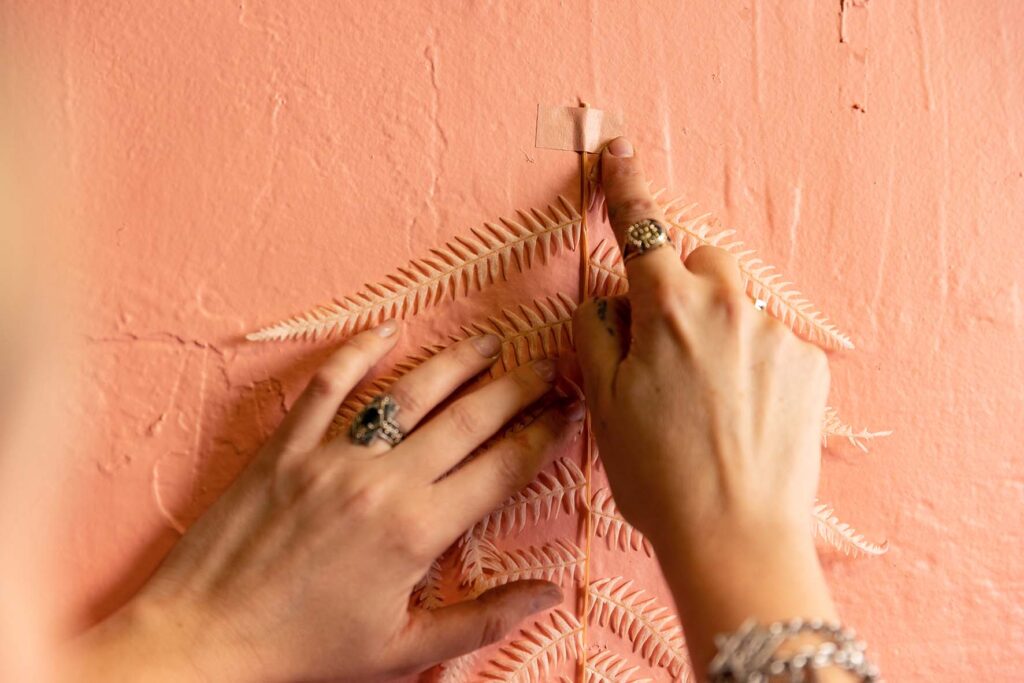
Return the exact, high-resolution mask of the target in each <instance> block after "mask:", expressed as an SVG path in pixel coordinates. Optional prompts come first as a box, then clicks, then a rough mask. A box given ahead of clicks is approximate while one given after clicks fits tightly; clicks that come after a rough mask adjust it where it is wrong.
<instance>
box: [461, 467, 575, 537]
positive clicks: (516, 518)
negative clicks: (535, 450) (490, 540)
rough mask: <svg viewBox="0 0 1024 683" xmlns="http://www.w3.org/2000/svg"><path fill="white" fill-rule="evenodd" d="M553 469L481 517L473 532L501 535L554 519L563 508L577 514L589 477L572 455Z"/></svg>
mask: <svg viewBox="0 0 1024 683" xmlns="http://www.w3.org/2000/svg"><path fill="white" fill-rule="evenodd" d="M553 470H554V471H553V472H548V471H544V472H541V473H540V474H539V475H538V476H537V478H536V479H534V480H533V481H532V482H530V484H528V485H527V486H526V488H524V489H523V490H522V491H519V492H518V493H515V494H513V495H512V496H511V497H509V498H508V499H507V500H506V501H505V502H504V503H502V504H501V505H500V506H498V508H497V509H495V510H494V511H492V512H491V513H490V514H488V515H487V516H486V517H484V518H483V519H482V520H480V521H479V522H478V523H477V524H476V526H475V527H474V528H473V531H474V532H476V533H477V534H478V535H481V536H482V535H485V534H486V535H489V536H499V535H503V534H509V533H512V532H513V531H516V532H518V531H522V530H523V528H524V527H525V526H526V523H527V522H528V521H529V522H540V521H546V520H548V519H551V518H552V517H554V516H555V515H557V514H558V513H559V511H560V510H564V511H565V512H566V513H567V514H570V515H572V514H575V513H576V507H577V505H578V504H579V502H580V498H581V496H582V495H583V494H584V491H585V489H586V477H585V476H584V474H583V472H582V471H581V470H580V468H579V465H577V464H576V463H574V462H573V461H572V460H570V459H568V458H561V459H559V460H556V461H555V463H554V466H553Z"/></svg>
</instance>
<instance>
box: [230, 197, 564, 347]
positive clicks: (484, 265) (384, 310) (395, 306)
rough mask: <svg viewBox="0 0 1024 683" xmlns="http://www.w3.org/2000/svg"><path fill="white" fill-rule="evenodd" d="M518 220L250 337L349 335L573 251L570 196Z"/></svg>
mask: <svg viewBox="0 0 1024 683" xmlns="http://www.w3.org/2000/svg"><path fill="white" fill-rule="evenodd" d="M518 217H519V220H518V221H514V220H507V219H504V218H503V219H500V220H499V222H498V223H485V224H484V226H483V227H482V228H474V229H473V230H471V231H470V232H471V234H470V235H468V236H464V237H462V236H460V237H456V238H455V239H453V240H451V241H450V242H448V243H447V244H445V245H444V246H443V247H441V248H439V249H431V250H430V254H429V255H428V256H426V257H423V258H419V259H414V260H412V261H410V262H409V263H408V264H407V265H406V266H404V267H402V268H398V269H397V270H396V272H394V273H391V274H390V275H388V276H387V277H385V278H384V279H383V280H381V281H380V282H377V283H372V284H366V285H365V286H364V287H363V289H362V290H360V291H359V292H356V293H355V294H351V295H349V296H345V297H343V298H341V299H338V300H336V301H334V302H333V303H331V304H327V305H323V306H319V307H317V308H315V309H313V310H312V311H309V312H308V313H305V314H302V315H298V316H295V317H292V318H288V319H286V320H282V321H281V322H278V323H276V324H274V325H270V326H268V327H264V328H263V329H261V330H259V331H257V332H253V333H251V334H248V335H246V339H248V340H250V341H283V340H287V339H318V338H321V337H324V336H327V335H331V334H341V335H349V334H353V333H355V332H358V331H360V330H364V329H367V328H369V327H372V326H374V325H377V324H379V323H381V322H383V321H384V320H386V319H388V318H406V317H411V316H414V315H416V314H417V313H419V312H420V311H422V310H424V309H427V308H430V307H433V306H435V305H437V304H438V303H439V302H441V301H442V300H444V299H452V300H454V299H455V298H457V297H458V296H460V295H467V294H469V293H470V292H472V291H479V290H481V289H483V288H484V287H486V286H488V285H491V284H493V283H494V282H497V281H503V280H506V279H508V276H509V274H510V273H511V272H513V271H524V270H526V269H528V268H530V267H532V266H533V264H534V262H535V261H540V262H541V263H542V264H544V263H547V259H548V257H549V256H553V255H555V254H557V253H558V252H559V251H561V250H563V249H565V250H570V251H571V250H575V249H576V243H577V241H578V240H579V231H580V215H579V212H578V211H577V210H576V208H575V207H574V206H573V205H572V204H571V203H569V201H568V200H566V199H565V198H564V197H559V198H558V203H557V204H552V205H550V206H549V207H548V210H547V213H545V212H543V211H538V210H532V211H529V212H526V211H520V212H519V216H518Z"/></svg>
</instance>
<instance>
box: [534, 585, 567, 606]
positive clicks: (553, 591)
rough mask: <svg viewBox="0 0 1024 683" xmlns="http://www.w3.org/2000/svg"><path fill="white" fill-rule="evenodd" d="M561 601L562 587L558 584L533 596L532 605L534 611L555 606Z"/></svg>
mask: <svg viewBox="0 0 1024 683" xmlns="http://www.w3.org/2000/svg"><path fill="white" fill-rule="evenodd" d="M560 602H562V591H561V589H559V588H558V586H548V587H547V588H545V589H544V590H542V591H540V592H538V593H537V594H536V595H534V596H533V599H532V600H531V601H530V607H531V609H532V610H533V611H534V612H540V611H541V610H545V609H549V608H551V607H554V606H555V605H557V604H558V603H560Z"/></svg>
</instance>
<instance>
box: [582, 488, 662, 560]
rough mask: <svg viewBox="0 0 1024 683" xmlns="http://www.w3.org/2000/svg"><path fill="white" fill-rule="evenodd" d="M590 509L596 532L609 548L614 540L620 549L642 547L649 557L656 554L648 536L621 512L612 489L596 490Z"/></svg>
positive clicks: (639, 548)
mask: <svg viewBox="0 0 1024 683" xmlns="http://www.w3.org/2000/svg"><path fill="white" fill-rule="evenodd" d="M590 511H591V514H593V516H594V534H595V535H597V536H599V537H601V538H603V539H604V540H605V542H606V543H607V544H608V547H609V548H611V547H612V543H613V542H614V543H615V545H616V546H618V548H619V550H627V551H628V550H641V549H642V550H643V551H644V552H645V553H647V555H648V557H651V556H653V555H654V550H653V549H652V548H651V544H650V542H649V541H648V540H647V538H645V537H644V535H643V534H642V533H640V532H639V531H637V529H636V527H634V526H632V525H631V524H630V523H629V522H627V521H626V520H625V519H624V518H623V517H622V515H621V514H620V513H619V510H618V508H617V507H616V506H615V500H614V499H613V498H612V492H611V490H610V489H606V488H602V489H598V490H596V491H594V496H593V500H592V502H591V506H590Z"/></svg>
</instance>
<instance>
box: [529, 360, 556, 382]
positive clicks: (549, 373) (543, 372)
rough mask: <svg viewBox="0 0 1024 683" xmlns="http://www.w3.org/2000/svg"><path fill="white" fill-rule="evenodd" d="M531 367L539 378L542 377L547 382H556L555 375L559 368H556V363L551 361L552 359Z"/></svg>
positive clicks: (538, 362)
mask: <svg viewBox="0 0 1024 683" xmlns="http://www.w3.org/2000/svg"><path fill="white" fill-rule="evenodd" d="M531 367H532V368H533V371H534V372H536V373H537V376H538V377H540V378H541V379H542V380H544V381H545V382H553V381H554V379H555V374H556V371H557V368H556V367H555V361H553V360H551V359H550V358H548V359H545V360H539V361H537V362H536V363H534V364H533V365H532V366H531Z"/></svg>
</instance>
